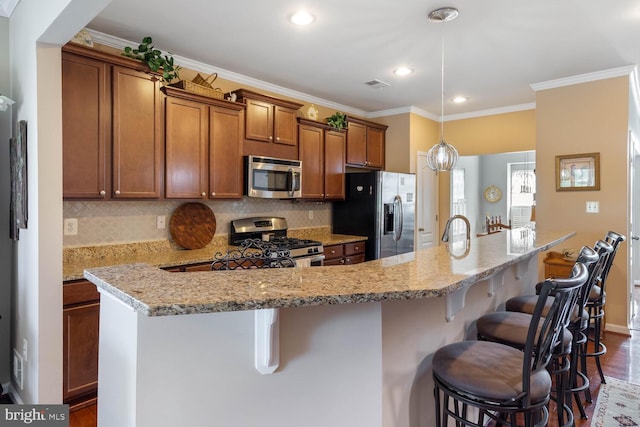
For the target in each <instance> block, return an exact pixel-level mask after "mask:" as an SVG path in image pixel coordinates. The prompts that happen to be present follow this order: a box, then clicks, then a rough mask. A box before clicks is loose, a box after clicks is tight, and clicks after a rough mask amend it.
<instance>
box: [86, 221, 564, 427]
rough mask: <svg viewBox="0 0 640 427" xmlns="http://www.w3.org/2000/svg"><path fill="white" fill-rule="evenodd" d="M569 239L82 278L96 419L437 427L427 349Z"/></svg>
mask: <svg viewBox="0 0 640 427" xmlns="http://www.w3.org/2000/svg"><path fill="white" fill-rule="evenodd" d="M573 234H574V233H571V232H561V231H556V232H552V231H540V230H538V231H537V232H533V231H531V230H529V229H514V230H511V231H507V232H502V233H497V234H494V235H490V236H485V237H481V238H478V239H472V240H471V241H470V242H469V243H468V244H467V243H466V242H455V243H453V244H451V245H441V246H439V247H436V248H431V249H425V250H421V251H417V252H414V253H409V254H404V255H400V256H396V257H390V258H385V259H381V260H376V261H369V262H365V263H362V264H357V265H352V266H333V267H312V268H292V269H272V270H250V271H231V272H225V271H218V272H193V273H170V272H166V271H163V270H161V269H159V268H157V267H152V266H148V265H144V264H134V265H122V266H115V267H102V268H95V269H89V270H86V271H85V274H84V275H85V277H86V278H87V279H88V280H90V281H92V282H93V283H95V284H96V285H97V286H98V288H99V290H100V292H101V293H102V304H101V308H100V364H99V384H100V386H99V391H98V399H99V403H98V423H99V425H100V426H102V427H104V426H174V425H189V426H258V425H260V426H279V427H280V426H301V425H304V426H318V427H319V426H323V427H324V426H345V427H346V426H385V427H387V426H388V427H391V426H394V427H396V426H403V427H410V426H417V425H419V426H431V425H434V422H433V406H434V405H433V397H432V396H433V384H432V380H431V372H430V360H431V355H432V354H433V352H434V351H435V350H436V349H438V348H439V347H441V346H442V345H445V344H447V343H450V342H455V341H459V340H462V339H465V338H466V337H472V336H473V335H474V333H473V320H474V319H475V318H477V317H478V316H480V315H482V314H484V313H486V312H488V311H491V310H494V309H496V308H498V307H499V306H500V305H501V304H502V303H503V302H504V301H505V300H506V299H508V298H510V297H512V296H515V295H519V294H522V293H524V292H533V289H534V285H535V282H536V278H537V258H538V257H537V255H538V254H539V253H540V252H542V251H546V250H547V249H549V248H551V247H552V246H555V245H557V244H559V243H560V242H562V241H564V240H566V239H568V238H569V237H571V236H572V235H573ZM265 314H267V315H266V316H265ZM265 366H266V367H267V368H268V367H271V368H272V369H271V370H269V369H267V370H263V369H260V367H262V368H264V367H265ZM274 366H275V367H274Z"/></svg>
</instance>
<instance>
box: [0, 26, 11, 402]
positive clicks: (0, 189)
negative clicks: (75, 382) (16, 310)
mask: <svg viewBox="0 0 640 427" xmlns="http://www.w3.org/2000/svg"><path fill="white" fill-rule="evenodd" d="M10 88H11V82H10V80H9V19H7V18H0V94H2V95H5V96H8V97H9V98H11V90H10ZM12 110H13V109H12V108H9V109H8V110H7V111H5V112H2V111H0V206H3V209H2V210H1V211H0V224H2V225H3V226H1V227H0V242H1V243H0V271H3V272H5V274H3V275H2V277H0V316H2V319H0V383H2V384H5V385H6V384H7V383H8V382H9V380H10V372H11V370H10V368H9V366H10V365H9V363H10V362H9V354H10V353H11V341H10V339H11V328H10V326H11V270H12V256H11V248H12V243H11V240H9V227H8V224H9V199H10V176H9V138H11V136H12V134H11V129H12V126H11V113H12ZM5 392H6V390H5Z"/></svg>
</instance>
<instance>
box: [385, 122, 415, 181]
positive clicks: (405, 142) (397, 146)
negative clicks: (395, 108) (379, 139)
mask: <svg viewBox="0 0 640 427" xmlns="http://www.w3.org/2000/svg"><path fill="white" fill-rule="evenodd" d="M376 121H377V122H379V123H382V124H385V125H387V126H389V127H388V128H387V132H386V134H385V160H384V169H385V170H387V171H390V172H403V173H408V172H414V171H413V168H412V166H413V164H412V163H411V139H410V137H411V135H413V130H412V129H411V125H410V123H409V114H396V115H393V116H386V117H380V118H379V119H377V120H376Z"/></svg>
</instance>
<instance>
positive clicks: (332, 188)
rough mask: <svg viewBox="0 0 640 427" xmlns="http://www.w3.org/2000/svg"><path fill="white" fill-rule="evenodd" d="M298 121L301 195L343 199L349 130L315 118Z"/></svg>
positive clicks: (303, 196) (306, 197)
mask: <svg viewBox="0 0 640 427" xmlns="http://www.w3.org/2000/svg"><path fill="white" fill-rule="evenodd" d="M298 121H299V126H298V132H299V145H300V150H299V158H300V160H301V161H302V174H303V175H302V198H303V199H313V200H342V199H344V196H345V146H346V132H345V131H336V130H334V129H333V128H331V127H330V126H328V125H326V124H324V123H319V122H315V121H312V120H307V119H302V118H300V119H298Z"/></svg>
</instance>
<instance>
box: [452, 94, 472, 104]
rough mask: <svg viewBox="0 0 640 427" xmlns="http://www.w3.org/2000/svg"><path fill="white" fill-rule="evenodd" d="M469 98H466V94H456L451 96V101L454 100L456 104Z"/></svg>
mask: <svg viewBox="0 0 640 427" xmlns="http://www.w3.org/2000/svg"><path fill="white" fill-rule="evenodd" d="M468 100H469V98H467V97H466V96H456V97H455V98H453V102H455V103H456V104H462V103H463V102H467V101H468Z"/></svg>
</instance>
